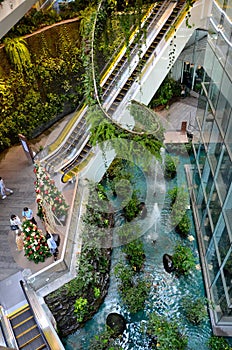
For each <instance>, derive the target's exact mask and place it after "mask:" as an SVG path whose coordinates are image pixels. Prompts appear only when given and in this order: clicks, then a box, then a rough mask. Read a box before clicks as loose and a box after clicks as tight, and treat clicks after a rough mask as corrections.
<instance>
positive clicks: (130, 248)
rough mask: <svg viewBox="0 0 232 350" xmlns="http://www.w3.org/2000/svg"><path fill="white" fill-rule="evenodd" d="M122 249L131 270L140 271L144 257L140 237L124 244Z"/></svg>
mask: <svg viewBox="0 0 232 350" xmlns="http://www.w3.org/2000/svg"><path fill="white" fill-rule="evenodd" d="M122 250H123V252H124V253H125V254H126V258H127V260H128V262H129V264H130V266H131V267H132V268H133V270H134V271H140V270H141V269H142V267H143V264H144V261H145V258H146V256H145V253H144V248H143V243H142V241H141V240H140V239H137V240H134V241H133V242H130V243H128V244H126V245H125V246H124V247H123V248H122Z"/></svg>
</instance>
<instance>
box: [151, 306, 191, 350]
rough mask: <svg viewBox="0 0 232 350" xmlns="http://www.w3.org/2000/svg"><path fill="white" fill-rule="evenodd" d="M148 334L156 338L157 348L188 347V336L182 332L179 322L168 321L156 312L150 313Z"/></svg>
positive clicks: (161, 349)
mask: <svg viewBox="0 0 232 350" xmlns="http://www.w3.org/2000/svg"><path fill="white" fill-rule="evenodd" d="M147 334H148V335H149V336H151V337H152V338H155V339H156V347H155V349H160V350H170V349H175V350H184V349H187V343H188V340H187V337H186V336H185V335H183V334H182V332H180V330H179V326H178V324H177V322H175V321H168V320H167V319H166V318H165V317H164V316H160V315H158V314H157V313H155V312H153V313H152V314H150V315H149V320H148V326H147Z"/></svg>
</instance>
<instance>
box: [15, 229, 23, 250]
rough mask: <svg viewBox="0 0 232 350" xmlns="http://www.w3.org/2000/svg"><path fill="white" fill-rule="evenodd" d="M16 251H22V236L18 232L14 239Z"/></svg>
mask: <svg viewBox="0 0 232 350" xmlns="http://www.w3.org/2000/svg"><path fill="white" fill-rule="evenodd" d="M15 242H16V245H17V250H18V251H19V252H20V251H21V250H23V246H24V242H23V234H22V233H21V232H18V233H17V235H16V239H15Z"/></svg>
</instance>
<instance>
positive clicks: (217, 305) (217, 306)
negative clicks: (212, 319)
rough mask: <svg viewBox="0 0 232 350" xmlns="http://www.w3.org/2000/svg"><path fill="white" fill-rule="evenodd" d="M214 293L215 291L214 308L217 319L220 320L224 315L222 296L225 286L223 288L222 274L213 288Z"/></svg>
mask: <svg viewBox="0 0 232 350" xmlns="http://www.w3.org/2000/svg"><path fill="white" fill-rule="evenodd" d="M212 293H213V303H214V310H215V311H216V316H217V320H220V319H221V318H222V316H223V313H222V309H221V302H222V300H221V298H222V296H223V295H224V288H223V284H222V279H221V276H220V275H219V276H218V278H217V281H216V283H215V284H214V286H213V288H212Z"/></svg>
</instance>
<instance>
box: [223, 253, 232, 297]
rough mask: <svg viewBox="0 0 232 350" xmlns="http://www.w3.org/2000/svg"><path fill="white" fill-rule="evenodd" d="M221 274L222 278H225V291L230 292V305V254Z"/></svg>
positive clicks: (231, 275)
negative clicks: (222, 274)
mask: <svg viewBox="0 0 232 350" xmlns="http://www.w3.org/2000/svg"><path fill="white" fill-rule="evenodd" d="M223 272H224V277H225V281H226V286H227V290H228V291H230V292H229V294H230V295H229V297H230V303H231V302H232V300H231V296H232V290H231V281H232V253H230V255H229V257H228V259H227V261H226V264H225V266H224V268H223Z"/></svg>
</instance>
